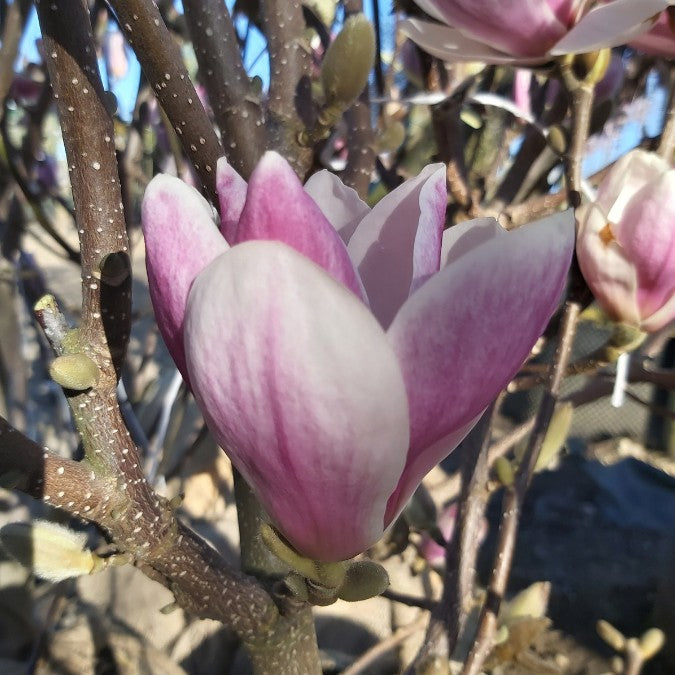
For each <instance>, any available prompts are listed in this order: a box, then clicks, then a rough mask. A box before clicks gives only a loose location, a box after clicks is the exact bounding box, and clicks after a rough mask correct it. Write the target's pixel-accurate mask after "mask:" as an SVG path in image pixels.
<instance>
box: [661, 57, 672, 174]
mask: <svg viewBox="0 0 675 675" xmlns="http://www.w3.org/2000/svg"><path fill="white" fill-rule="evenodd" d="M669 79H670V96H669V98H668V108H667V112H666V119H665V124H664V126H663V131H662V132H661V140H660V141H659V147H658V153H659V155H661V157H663V159H665V160H666V161H667V162H670V161H671V160H672V158H673V151H675V67H674V66H671V68H670V78H669Z"/></svg>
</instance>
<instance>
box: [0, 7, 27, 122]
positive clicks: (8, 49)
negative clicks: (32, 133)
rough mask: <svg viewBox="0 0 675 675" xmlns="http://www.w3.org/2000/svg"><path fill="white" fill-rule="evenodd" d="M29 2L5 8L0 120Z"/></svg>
mask: <svg viewBox="0 0 675 675" xmlns="http://www.w3.org/2000/svg"><path fill="white" fill-rule="evenodd" d="M29 9H30V2H28V0H20V2H13V3H12V4H11V5H9V6H7V15H6V16H5V25H4V26H3V30H2V38H1V39H2V43H1V44H2V46H0V119H1V118H2V117H4V114H5V105H4V104H5V98H7V94H8V93H9V90H10V87H11V86H12V80H13V79H14V61H15V59H16V55H17V52H18V51H19V42H20V40H21V36H22V35H23V29H24V26H25V25H26V19H27V18H28V10H29Z"/></svg>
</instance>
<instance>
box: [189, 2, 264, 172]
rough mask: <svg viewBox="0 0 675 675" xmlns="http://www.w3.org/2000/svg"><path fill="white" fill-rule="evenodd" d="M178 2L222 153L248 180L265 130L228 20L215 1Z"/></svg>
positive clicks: (260, 149) (259, 107) (259, 152)
mask: <svg viewBox="0 0 675 675" xmlns="http://www.w3.org/2000/svg"><path fill="white" fill-rule="evenodd" d="M183 7H184V9H185V18H186V20H187V24H188V29H189V31H190V36H191V37H192V43H193V44H194V48H195V54H196V56H197V61H198V63H199V75H200V78H201V80H202V82H203V83H204V86H205V87H206V91H207V93H208V95H209V102H210V103H211V106H212V108H213V112H214V115H215V118H216V122H217V123H218V127H219V128H220V133H221V136H222V139H223V149H224V151H225V156H226V157H227V159H228V161H229V162H230V164H232V166H233V167H234V168H235V169H236V170H237V171H238V172H239V173H240V174H241V175H242V176H243V177H244V178H245V179H248V177H249V176H250V174H251V172H252V171H253V169H254V167H255V165H256V164H257V163H258V160H259V159H260V156H261V155H262V153H263V152H264V150H265V146H266V133H265V127H264V124H263V117H264V116H263V110H262V107H261V103H260V100H259V97H258V96H257V95H256V94H255V92H254V91H253V88H252V87H251V83H250V80H249V78H248V75H247V74H246V71H245V70H244V66H243V63H242V61H241V54H240V52H239V45H238V43H237V34H236V32H235V30H234V25H233V24H232V19H231V17H230V14H229V12H228V11H227V7H226V6H225V3H224V2H221V1H220V0H185V2H184V3H183Z"/></svg>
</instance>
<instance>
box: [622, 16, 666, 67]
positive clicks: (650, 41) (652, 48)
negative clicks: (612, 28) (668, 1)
mask: <svg viewBox="0 0 675 675" xmlns="http://www.w3.org/2000/svg"><path fill="white" fill-rule="evenodd" d="M630 46H631V47H634V48H635V49H639V50H640V51H642V52H645V53H647V54H653V55H654V56H665V57H668V58H671V59H672V58H675V11H673V10H669V11H668V12H661V14H659V18H658V21H657V22H656V23H655V24H654V27H653V28H652V29H651V30H649V31H648V32H646V33H643V34H642V35H640V36H638V37H637V38H635V39H634V40H631V41H630Z"/></svg>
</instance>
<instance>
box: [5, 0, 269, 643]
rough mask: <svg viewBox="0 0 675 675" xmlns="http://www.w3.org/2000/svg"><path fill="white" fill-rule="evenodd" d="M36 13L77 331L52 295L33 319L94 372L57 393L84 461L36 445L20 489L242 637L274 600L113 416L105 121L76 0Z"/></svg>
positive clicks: (113, 294) (118, 236) (118, 324)
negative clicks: (78, 283)
mask: <svg viewBox="0 0 675 675" xmlns="http://www.w3.org/2000/svg"><path fill="white" fill-rule="evenodd" d="M63 5H67V7H64V6H63ZM37 9H38V17H39V20H40V25H41V28H42V34H43V37H44V41H45V50H46V54H47V62H48V67H49V73H50V78H51V81H52V86H53V88H54V95H55V98H56V99H57V101H58V105H59V112H60V114H61V124H62V130H63V139H64V143H65V146H66V155H67V158H68V164H69V167H70V169H71V181H72V186H73V193H74V194H73V196H74V202H75V211H76V217H77V222H78V226H79V233H80V247H81V257H82V276H83V301H82V323H81V326H80V327H79V328H78V329H77V330H76V331H71V330H70V329H69V326H68V325H67V324H66V322H65V319H64V318H63V315H62V314H61V312H60V310H59V308H58V307H57V306H56V303H55V301H54V300H53V298H52V299H50V298H44V299H43V300H42V301H40V303H38V306H37V311H36V314H37V317H38V320H39V322H40V324H41V326H42V327H43V329H44V331H45V334H46V335H47V337H48V339H49V341H50V343H51V345H52V347H53V348H54V351H55V352H56V353H57V355H63V354H69V355H78V357H80V358H83V359H89V360H90V361H92V362H93V363H94V364H95V366H96V370H97V378H96V381H95V383H94V384H93V386H91V387H89V388H88V389H86V390H84V391H81V392H80V391H73V390H66V394H67V397H68V402H69V405H70V407H71V409H72V411H73V416H74V419H75V424H76V427H77V429H78V431H79V433H80V435H81V437H82V441H83V446H84V453H85V458H84V460H82V461H81V462H72V461H66V460H61V459H56V458H53V457H52V456H51V455H50V454H49V453H47V454H46V455H44V456H43V455H42V453H40V454H39V455H36V454H35V449H33V453H32V455H27V454H25V453H24V456H23V459H24V460H25V463H24V462H22V465H21V466H22V469H23V471H24V474H25V476H27V477H28V478H25V477H24V483H25V486H24V487H25V488H26V489H27V490H28V491H30V492H31V494H33V495H34V496H36V497H38V498H41V499H43V500H44V501H46V502H48V503H51V504H53V505H54V506H57V507H59V508H61V509H63V510H65V511H67V512H68V513H70V514H72V515H75V516H80V517H84V518H87V519H90V520H91V521H92V522H95V523H96V524H98V525H99V526H100V527H101V528H102V529H103V530H104V531H105V532H107V534H108V536H109V537H110V538H111V540H112V542H113V543H114V544H115V545H116V547H117V548H118V549H119V550H120V551H121V552H124V553H127V554H130V556H131V557H132V558H133V560H134V562H135V564H136V565H138V566H139V567H141V568H142V569H144V571H146V573H148V574H149V575H150V576H152V577H153V578H156V579H157V580H159V581H161V582H162V583H164V584H165V585H167V586H168V587H169V588H171V590H172V591H173V593H174V595H175V596H176V600H177V602H178V603H179V604H181V605H182V606H183V607H185V608H186V609H187V610H188V611H190V612H193V613H195V614H196V615H197V616H208V617H211V618H218V619H219V620H221V621H223V623H225V625H227V626H229V627H231V628H232V629H233V630H234V631H235V632H237V633H238V634H239V635H240V637H242V638H244V639H247V638H250V637H251V636H252V635H254V634H256V633H259V632H261V631H262V632H265V631H268V630H270V629H271V627H272V626H273V625H274V624H275V622H276V619H277V617H278V612H277V609H276V606H275V604H274V602H273V601H272V599H271V598H270V596H269V595H268V594H267V593H266V592H265V591H264V589H263V588H262V587H261V586H260V585H259V584H257V583H256V582H255V581H254V580H252V579H250V578H248V577H244V576H243V575H241V574H239V573H236V572H234V570H231V569H230V568H229V567H228V566H227V565H226V564H225V562H224V561H223V560H222V558H221V557H220V556H219V555H218V553H217V552H216V551H215V550H213V549H211V548H210V547H209V546H207V545H206V544H205V543H204V542H203V541H202V540H200V539H199V538H198V537H197V536H196V535H194V534H193V533H192V532H191V531H189V530H187V528H185V527H184V526H183V525H182V524H181V523H179V522H178V521H177V520H176V518H175V515H174V512H173V509H172V508H171V507H170V506H169V505H168V504H167V503H166V502H165V500H163V499H162V498H160V497H158V496H157V495H156V494H154V493H153V491H152V490H151V488H150V486H149V485H148V483H147V481H146V480H145V478H144V476H143V474H142V471H141V468H140V460H139V456H138V451H137V448H136V447H135V446H134V444H133V442H132V441H131V438H130V436H129V433H128V431H127V429H126V427H125V425H124V422H123V420H122V417H121V414H120V410H119V407H118V405H117V399H116V394H115V391H116V384H117V375H118V370H119V363H120V362H121V359H122V358H123V356H124V350H125V346H126V338H127V335H128V330H129V307H130V306H129V303H130V294H129V284H130V271H129V266H128V259H127V256H126V251H127V246H128V243H127V239H126V231H125V224H124V218H123V214H122V209H121V204H120V187H119V182H118V179H117V169H116V160H115V153H114V144H113V142H112V133H113V131H112V120H111V119H110V117H109V115H108V114H107V112H106V110H105V107H104V105H103V100H102V99H103V89H102V86H101V82H100V79H99V76H98V68H97V64H96V57H95V51H94V49H93V42H92V35H91V28H90V24H89V17H88V14H87V12H86V9H85V6H84V5H83V4H82V3H80V2H79V0H68V2H65V3H63V4H62V5H61V6H59V5H54V4H50V3H47V2H46V1H45V0H41V2H39V3H37ZM66 9H67V10H68V11H66ZM14 433H17V432H14ZM27 443H28V444H30V441H26V440H24V441H23V444H24V445H26V444H27ZM6 447H7V446H6V444H3V453H2V464H1V465H0V466H1V468H2V473H3V474H5V473H6V467H7V466H9V468H10V469H12V468H14V467H13V465H12V459H11V456H10V457H8V456H7V452H6V450H5V448H6ZM29 459H30V460H31V461H32V464H29V463H28V460H29Z"/></svg>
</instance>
